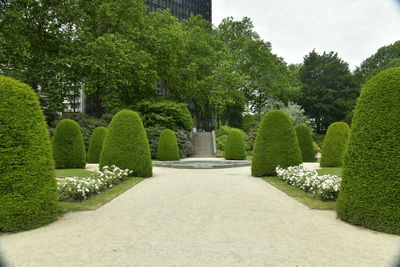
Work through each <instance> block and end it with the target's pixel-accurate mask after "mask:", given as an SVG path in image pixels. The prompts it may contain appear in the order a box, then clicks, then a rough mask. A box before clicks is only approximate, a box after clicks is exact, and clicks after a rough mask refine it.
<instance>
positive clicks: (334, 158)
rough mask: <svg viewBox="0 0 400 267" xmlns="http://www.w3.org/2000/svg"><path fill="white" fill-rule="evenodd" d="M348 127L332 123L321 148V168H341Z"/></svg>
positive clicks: (343, 124) (339, 123)
mask: <svg viewBox="0 0 400 267" xmlns="http://www.w3.org/2000/svg"><path fill="white" fill-rule="evenodd" d="M349 134H350V127H349V125H348V124H347V123H345V122H335V123H332V124H331V125H330V126H329V128H328V131H327V132H326V136H325V139H324V144H323V146H322V156H321V162H320V166H321V167H341V166H342V165H343V156H344V150H345V148H346V144H347V139H348V138H349Z"/></svg>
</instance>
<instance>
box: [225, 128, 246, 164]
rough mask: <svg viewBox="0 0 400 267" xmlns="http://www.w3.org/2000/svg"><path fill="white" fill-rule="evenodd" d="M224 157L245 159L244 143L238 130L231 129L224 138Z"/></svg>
mask: <svg viewBox="0 0 400 267" xmlns="http://www.w3.org/2000/svg"><path fill="white" fill-rule="evenodd" d="M224 158H225V159H231V160H243V159H246V145H245V143H244V138H243V134H242V132H241V131H240V130H238V129H232V131H231V132H230V133H229V135H228V138H227V139H226V145H225V153H224Z"/></svg>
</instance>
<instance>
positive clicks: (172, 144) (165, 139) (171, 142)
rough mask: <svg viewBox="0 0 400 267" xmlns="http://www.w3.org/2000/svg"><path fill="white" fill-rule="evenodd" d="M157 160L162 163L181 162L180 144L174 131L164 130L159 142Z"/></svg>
mask: <svg viewBox="0 0 400 267" xmlns="http://www.w3.org/2000/svg"><path fill="white" fill-rule="evenodd" d="M157 159H158V160H161V161H173V160H179V150H178V143H177V141H176V136H175V133H174V132H173V131H171V130H164V131H162V132H161V135H160V139H159V141H158V149H157Z"/></svg>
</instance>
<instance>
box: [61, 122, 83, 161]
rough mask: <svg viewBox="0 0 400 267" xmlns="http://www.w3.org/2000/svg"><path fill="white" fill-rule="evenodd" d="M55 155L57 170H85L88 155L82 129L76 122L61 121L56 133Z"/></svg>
mask: <svg viewBox="0 0 400 267" xmlns="http://www.w3.org/2000/svg"><path fill="white" fill-rule="evenodd" d="M53 155H54V161H55V162H56V168H58V169H67V168H85V165H86V155H85V144H84V142H83V137H82V132H81V127H80V126H79V124H78V123H77V122H76V121H73V120H61V121H60V122H59V123H58V124H57V127H56V129H55V131H54V136H53Z"/></svg>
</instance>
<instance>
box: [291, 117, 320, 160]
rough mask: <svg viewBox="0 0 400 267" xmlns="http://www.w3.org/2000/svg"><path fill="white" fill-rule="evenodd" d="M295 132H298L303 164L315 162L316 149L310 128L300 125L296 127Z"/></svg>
mask: <svg viewBox="0 0 400 267" xmlns="http://www.w3.org/2000/svg"><path fill="white" fill-rule="evenodd" d="M294 130H295V131H296V136H297V141H298V142H299V147H300V151H301V155H302V158H303V162H314V161H315V160H316V159H315V153H316V151H315V150H316V149H315V147H314V142H313V140H312V136H311V130H310V128H309V127H308V126H307V125H305V124H300V125H296V126H295V127H294Z"/></svg>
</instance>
